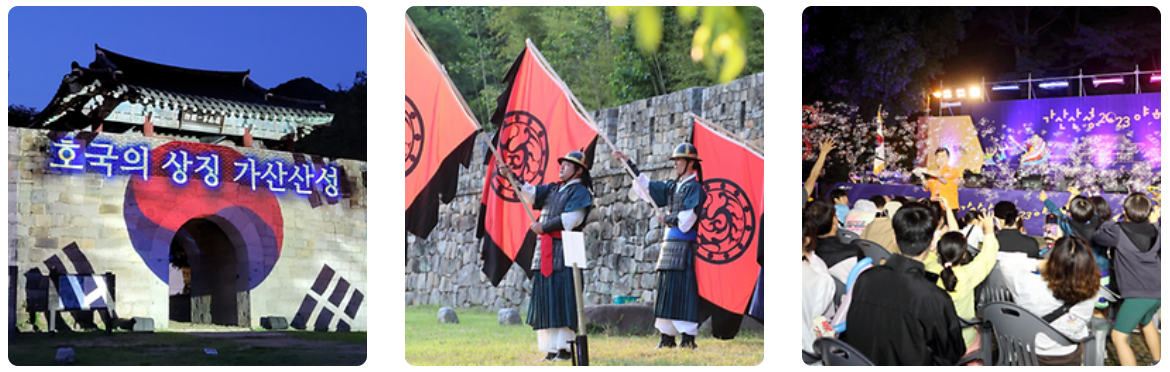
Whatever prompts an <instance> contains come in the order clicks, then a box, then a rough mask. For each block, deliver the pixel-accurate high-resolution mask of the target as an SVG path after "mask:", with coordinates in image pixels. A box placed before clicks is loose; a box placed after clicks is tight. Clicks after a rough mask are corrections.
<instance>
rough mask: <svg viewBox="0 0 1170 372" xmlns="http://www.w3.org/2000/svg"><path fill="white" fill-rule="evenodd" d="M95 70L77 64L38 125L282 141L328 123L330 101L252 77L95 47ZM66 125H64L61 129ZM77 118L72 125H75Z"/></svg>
mask: <svg viewBox="0 0 1170 372" xmlns="http://www.w3.org/2000/svg"><path fill="white" fill-rule="evenodd" d="M94 49H95V58H94V62H92V63H90V65H89V68H82V67H80V66H79V65H78V64H77V63H76V62H74V63H73V71H72V72H71V73H70V74H67V75H65V77H64V78H63V79H62V83H61V88H60V89H58V92H57V95H56V96H54V97H53V101H52V102H51V103H50V104H49V106H48V107H46V109H45V111H43V112H42V114H41V115H39V116H38V118H37V120H36V122H34V127H65V129H74V128H73V127H76V126H77V125H76V124H70V122H85V121H87V120H85V119H82V118H80V117H79V116H78V115H82V116H84V117H85V118H88V119H90V120H88V121H90V122H91V123H92V122H96V120H94V119H98V118H102V119H104V120H105V121H113V122H121V123H127V124H137V125H141V124H143V123H145V121H146V119H147V117H148V116H149V117H150V121H151V122H152V123H154V125H155V126H158V127H163V128H172V129H178V130H180V131H190V132H200V133H212V134H224V135H234V136H240V135H243V134H244V128H245V127H250V128H252V135H253V136H254V137H256V138H264V139H273V140H275V139H280V138H281V137H283V136H284V135H286V134H288V133H292V132H294V131H299V132H301V134H307V133H309V132H312V131H313V130H314V129H316V128H317V127H320V126H323V125H328V124H329V123H330V122H331V121H332V120H333V114H332V113H330V112H328V111H327V110H325V105H324V102H321V101H309V100H303V99H296V98H291V97H281V96H278V95H275V94H272V93H270V92H268V91H267V89H264V88H262V87H260V86H259V85H257V84H256V83H255V82H253V81H252V80H251V79H250V78H249V71H240V72H226V71H208V70H197V69H189V68H183V67H176V66H170V65H163V64H158V63H154V62H148V61H143V60H139V59H136V58H131V57H127V56H124V55H121V54H117V53H114V52H111V51H108V50H105V49H102V48H101V47H98V46H96V45H95V46H94ZM62 119H67V120H64V123H58V121H60V120H62ZM68 119H72V120H68Z"/></svg>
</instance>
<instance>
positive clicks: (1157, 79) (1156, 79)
mask: <svg viewBox="0 0 1170 372" xmlns="http://www.w3.org/2000/svg"><path fill="white" fill-rule="evenodd" d="M1150 82H1151V83H1161V82H1162V75H1161V74H1153V75H1150Z"/></svg>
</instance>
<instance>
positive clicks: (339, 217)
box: [8, 128, 367, 330]
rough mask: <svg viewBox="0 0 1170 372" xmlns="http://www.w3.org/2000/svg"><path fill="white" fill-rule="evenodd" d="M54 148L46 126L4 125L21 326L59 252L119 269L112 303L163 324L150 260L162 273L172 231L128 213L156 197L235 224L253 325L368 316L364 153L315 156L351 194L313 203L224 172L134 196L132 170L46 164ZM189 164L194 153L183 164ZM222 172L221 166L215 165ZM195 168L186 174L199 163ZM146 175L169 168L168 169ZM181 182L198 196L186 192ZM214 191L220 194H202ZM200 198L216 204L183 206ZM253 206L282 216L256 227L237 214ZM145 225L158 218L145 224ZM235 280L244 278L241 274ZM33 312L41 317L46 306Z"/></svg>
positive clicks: (152, 144)
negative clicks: (264, 246) (267, 320)
mask: <svg viewBox="0 0 1170 372" xmlns="http://www.w3.org/2000/svg"><path fill="white" fill-rule="evenodd" d="M98 138H99V139H104V140H107V141H111V142H112V143H115V144H118V145H119V146H121V145H129V144H133V145H136V146H138V145H141V146H146V147H149V148H151V149H157V148H159V147H160V146H164V145H168V143H171V142H172V141H169V140H166V139H158V138H145V137H141V136H140V135H137V136H135V135H118V134H101V135H99V137H98ZM171 145H174V144H173V143H172V144H171ZM204 146H207V145H204ZM50 148H51V144H50V139H49V132H47V131H44V130H33V129H24V128H9V129H8V150H9V151H8V169H9V172H10V174H9V182H8V198H9V202H8V205H9V209H8V225H9V229H8V240H9V244H8V257H9V260H8V262H9V267H10V270H12V269H13V268H15V270H16V271H17V290H16V301H15V302H14V307H15V313H16V318H17V326H18V328H20V329H25V330H27V329H31V327H32V326H31V325H30V324H29V312H28V309H29V308H30V306H32V307H33V308H34V309H35V308H36V307H38V306H43V305H41V304H39V302H40V301H43V300H41V299H39V297H40V296H43V292H44V289H45V288H38V286H41V287H43V284H38V283H37V280H36V277H38V276H39V275H47V274H48V273H49V267H50V266H51V265H56V264H57V263H58V262H59V263H60V265H61V266H63V267H64V268H65V269H66V271H67V272H70V273H75V272H79V271H92V272H94V273H98V274H100V273H105V272H113V273H114V274H115V275H116V277H117V288H116V297H115V301H116V308H115V310H116V312H117V315H118V316H119V317H121V318H130V317H135V316H139V317H150V318H153V320H154V324H155V327H156V328H160V329H166V328H168V325H169V324H168V323H169V321H168V318H169V316H168V315H169V311H168V310H169V291H168V279H167V276H165V275H160V273H159V266H158V265H163V267H164V269H163V272H164V273H165V272H166V271H165V267H166V265H167V254H168V252H169V245H170V242H171V239H172V237H173V236H175V235H176V234H175V232H174V231H170V234H169V235H167V234H166V233H163V232H162V231H163V230H165V229H163V228H161V227H158V226H154V225H155V224H157V225H163V224H164V223H163V221H152V222H151V223H147V222H146V221H145V218H142V217H141V216H139V217H134V215H135V213H140V214H144V212H136V211H138V210H139V209H144V207H143V205H145V204H148V203H153V204H155V205H159V206H162V208H158V209H159V210H163V211H166V212H165V213H169V214H164V215H165V216H168V217H167V219H168V222H169V223H171V224H173V225H174V226H179V225H183V223H184V222H185V221H189V220H190V219H193V218H206V219H208V220H213V221H219V222H217V224H219V225H222V226H221V227H226V228H225V229H224V231H225V233H227V234H228V235H229V236H231V239H232V243H233V244H235V249H236V250H237V256H238V257H239V258H240V259H241V262H252V263H253V264H250V265H249V266H246V267H245V268H244V269H241V273H242V274H243V275H244V277H245V278H249V275H252V276H251V277H250V278H251V279H254V281H255V283H252V284H251V285H250V288H244V289H242V291H244V292H246V293H247V295H246V296H245V297H246V298H247V303H248V304H247V307H248V308H247V309H241V313H242V314H250V321H249V324H247V325H245V326H249V327H252V328H255V327H259V326H260V318H261V317H265V316H283V317H285V318H287V319H289V320H290V323H293V322H294V319H296V318H298V317H299V318H302V322H301V324H303V325H304V326H305V327H306V328H308V329H328V330H346V329H352V330H360V329H365V328H366V306H364V305H365V303H366V301H365V296H366V293H367V292H366V288H367V285H366V191H365V181H364V179H363V178H362V175H363V174H364V172H365V163H364V162H359V161H354V160H347V159H336V160H330V159H323V160H324V161H327V162H331V163H334V164H336V165H337V166H338V167H339V168H341V169H342V170H344V172H345V174H346V175H347V176H348V184H349V186H350V190H349V193H348V197H346V196H342V197H340V198H338V199H334V200H332V202H330V201H329V200H328V199H321V203H319V204H318V205H315V206H314V205H313V204H314V203H311V202H310V199H309V198H307V197H305V196H301V195H296V194H295V193H293V192H291V190H292V189H291V188H290V191H289V192H285V193H271V192H269V191H268V190H266V189H264V188H263V186H258V189H257V190H256V191H250V190H247V191H246V192H245V191H239V192H231V191H232V190H234V189H231V188H227V187H226V186H228V183H230V181H231V179H223V180H221V181H222V183H221V185H220V188H219V189H218V191H215V192H211V191H206V190H204V191H199V190H194V188H201V187H204V186H203V185H202V184H197V182H195V181H192V184H188V185H186V186H185V187H187V188H188V190H187V191H184V192H183V193H179V194H177V195H176V194H163V193H160V194H146V193H142V195H134V198H133V199H131V198H130V195H131V194H130V193H128V188H129V187H130V186H129V184H130V183H131V182H130V180H131V177H133V176H130V175H118V174H115V175H113V176H112V177H107V176H106V175H105V174H101V173H94V172H88V171H87V172H80V173H62V172H58V171H55V170H50V167H49V162H50V152H49V151H50ZM220 148H221V149H227V150H225V151H234V152H238V153H240V154H243V155H251V156H254V157H256V158H257V159H280V160H282V161H284V162H285V163H287V164H293V163H295V161H296V159H294V157H293V154H290V153H286V152H279V151H270V150H260V149H251V148H235V147H222V146H220ZM192 157H194V155H192ZM192 160H194V159H192ZM197 166H199V162H198V161H196V162H195V163H194V164H192V165H191V169H195V167H197ZM226 172H227V170H226V169H221V174H223V175H226V174H227V173H226ZM191 174H192V180H194V177H195V173H191ZM150 176H151V178H152V179H154V178H155V177H160V178H169V177H168V176H169V174H168V175H159V174H151V175H150ZM225 178H226V177H225ZM168 181H169V180H168ZM245 189H246V187H245ZM187 192H192V193H195V194H199V195H203V196H202V197H201V198H194V197H190V196H191V195H192V194H188V193H187ZM217 192H218V193H219V194H224V195H220V196H214V197H209V196H206V195H210V194H215V193H217ZM229 194H230V195H229ZM217 195H218V194H217ZM261 195H269V196H267V198H269V200H271V201H272V202H270V203H269V205H271V206H273V207H272V208H269V209H268V210H265V211H259V210H253V211H251V212H244V211H242V210H241V208H238V206H240V205H244V204H248V203H253V202H254V200H252V199H254V198H260V197H261ZM131 200H132V201H133V203H131V202H130V201H131ZM233 205H234V206H236V207H232V206H233ZM225 206H226V207H225ZM221 207H222V208H221ZM206 208H211V209H212V210H210V211H209V212H208V213H206V214H200V215H189V214H192V213H200V212H196V211H199V210H203V209H206ZM216 208H221V209H219V210H218V211H217V210H214V209H216ZM253 209H255V208H253ZM168 210H169V211H168ZM249 213H256V214H261V215H265V214H273V215H277V216H279V221H280V222H279V223H276V224H275V226H268V227H270V228H271V229H269V230H267V231H268V232H264V228H261V227H259V225H260V224H261V223H259V222H256V223H251V222H240V221H250V220H248V218H252V217H250V215H249ZM170 219H176V220H174V221H169V220H170ZM225 221H226V222H225ZM146 225H151V226H154V227H153V228H155V229H157V230H143V229H146V228H145V227H143V226H146ZM141 231H151V232H153V235H150V234H147V235H148V236H145V237H144V236H142V234H139V233H136V232H141ZM233 231H234V235H233ZM249 233H250V234H252V235H249ZM272 234H277V235H282V236H283V237H282V239H279V241H280V242H281V243H276V245H274V246H272V247H271V248H273V249H270V250H269V251H265V252H259V253H257V252H256V251H255V250H256V249H257V248H256V247H255V244H253V243H255V242H256V241H257V240H258V239H259V240H263V239H270V240H271V241H277V240H278V239H273V236H272ZM144 242H145V243H144ZM143 244H145V245H143ZM259 262H262V263H263V265H267V266H265V268H264V270H259V271H257V270H256V265H259V264H257V263H259ZM265 270H267V272H266V273H264V272H263V271H265ZM263 274H266V275H263ZM242 285H244V286H248V283H247V282H246V281H244V283H243V284H242ZM30 299H31V300H32V301H30ZM10 310H11V309H10ZM38 318H39V320H40V326H41V328H42V329H43V327H44V324H45V323H44V317H43V316H40V317H38ZM67 319H68V317H67Z"/></svg>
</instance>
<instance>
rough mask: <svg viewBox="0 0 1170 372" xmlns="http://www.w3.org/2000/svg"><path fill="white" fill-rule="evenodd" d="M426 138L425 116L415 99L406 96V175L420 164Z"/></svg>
mask: <svg viewBox="0 0 1170 372" xmlns="http://www.w3.org/2000/svg"><path fill="white" fill-rule="evenodd" d="M425 139H426V133H424V132H423V118H422V114H420V113H419V112H418V106H415V105H414V101H412V100H410V96H406V175H407V176H410V173H411V172H414V168H415V167H417V166H418V163H419V161H420V160H421V159H422V149H423V140H425Z"/></svg>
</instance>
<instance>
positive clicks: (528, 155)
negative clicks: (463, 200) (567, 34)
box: [476, 41, 597, 285]
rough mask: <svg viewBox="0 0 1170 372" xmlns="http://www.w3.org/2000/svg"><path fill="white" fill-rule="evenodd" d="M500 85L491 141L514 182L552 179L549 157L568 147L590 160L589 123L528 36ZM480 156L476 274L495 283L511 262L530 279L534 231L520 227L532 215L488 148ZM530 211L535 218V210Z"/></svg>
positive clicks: (553, 161) (593, 136) (554, 170)
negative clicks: (482, 177)
mask: <svg viewBox="0 0 1170 372" xmlns="http://www.w3.org/2000/svg"><path fill="white" fill-rule="evenodd" d="M504 84H505V87H506V88H505V90H504V92H503V94H501V95H500V97H499V99H497V102H498V106H497V107H496V112H495V114H493V115H492V119H491V121H492V123H493V124H495V125H496V127H497V128H500V129H499V131H498V132H497V133H496V136H495V138H494V139H493V140H492V142H493V143H492V146H494V147H495V148H496V151H497V152H498V153H499V155H500V157H501V158H502V160H503V161H504V162H505V163H507V164H508V166H509V167H511V168H512V171H513V172H514V173H515V174H517V175H519V176H520V178H521V179H520V180H519V181H521V182H527V183H529V184H532V185H540V184H546V183H553V182H558V181H560V178H559V175H558V172H559V167H560V165H559V164H558V162H557V158H560V157H562V156H564V155H565V154H568V153H569V152H570V151H582V152H584V153H585V161H586V164H589V165H590V166H592V164H593V149H594V147H595V144H596V141H597V129H596V126H595V125H594V124H593V122H592V119H590V118H589V117H588V116H587V115H585V114H584V113H583V111H582V110H581V109H580V108H579V106H578V105H577V104H576V103H577V99H576V98H575V97H573V93H572V92H570V91H569V89H568V88H567V86H566V85H565V83H564V82H563V81H562V80H561V79H560V77H558V76H557V74H556V72H554V71H553V70H552V67H550V66H549V65H548V63H547V61H545V60H544V57H542V56H541V55H540V51H539V50H537V49H536V46H535V45H532V42H531V41H529V42H528V43H527V47H526V48H525V49H524V51H522V52H520V56H518V57H516V61H515V62H513V63H512V67H511V68H510V69H509V70H508V73H507V75H506V76H505V77H504ZM484 160H485V162H486V163H487V164H488V166H487V167H486V168H487V172H486V179H485V180H484V186H483V196H482V198H481V199H480V200H481V203H482V204H481V205H480V211H479V223H478V228H477V231H476V237H479V238H483V250H482V252H481V254H482V256H483V262H484V266H483V273H484V274H485V275H487V277H488V278H489V279H490V280H491V281H492V285H498V284H499V283H500V280H502V279H503V278H504V275H505V274H507V273H508V269H509V268H511V266H512V263H513V262H515V263H516V264H518V265H520V267H521V268H522V269H524V272H525V275H527V276H528V277H530V278H531V277H532V271H531V267H530V266H531V264H532V255H533V251H534V248H535V246H536V234H534V233H532V232H531V231H530V230H529V229H528V227H529V225H531V224H532V221H531V220H530V219H529V217H528V214H527V213H526V212H525V211H524V208H525V206H524V205H523V204H522V203H521V202H520V199H519V197H518V196H517V194H516V191H515V190H514V189H513V188H512V185H511V184H509V183H508V180H507V178H505V177H502V176H499V175H498V174H497V173H496V162H495V157H494V156H492V155H491V154H490V153H489V154H488V155H487V156H486V159H484ZM533 215H534V216H535V217H536V218H540V211H539V210H535V211H533Z"/></svg>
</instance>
